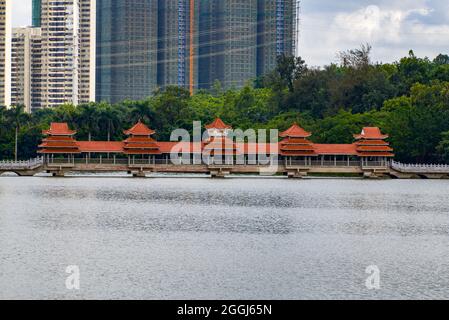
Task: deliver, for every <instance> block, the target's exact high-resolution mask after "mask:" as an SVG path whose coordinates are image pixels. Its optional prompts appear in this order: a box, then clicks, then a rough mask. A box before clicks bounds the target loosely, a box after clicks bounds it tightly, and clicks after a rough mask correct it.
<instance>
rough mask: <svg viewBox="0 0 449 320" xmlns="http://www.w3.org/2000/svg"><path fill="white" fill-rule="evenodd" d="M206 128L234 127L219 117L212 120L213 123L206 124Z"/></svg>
mask: <svg viewBox="0 0 449 320" xmlns="http://www.w3.org/2000/svg"><path fill="white" fill-rule="evenodd" d="M205 128H206V129H219V130H225V129H232V127H231V126H228V125H227V124H225V123H224V122H223V120H221V119H220V118H217V119H215V120H214V122H212V123H211V124H208V125H206V126H205Z"/></svg>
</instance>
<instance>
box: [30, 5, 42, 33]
mask: <svg viewBox="0 0 449 320" xmlns="http://www.w3.org/2000/svg"><path fill="white" fill-rule="evenodd" d="M41 10H42V0H33V21H32V25H33V27H40V26H41Z"/></svg>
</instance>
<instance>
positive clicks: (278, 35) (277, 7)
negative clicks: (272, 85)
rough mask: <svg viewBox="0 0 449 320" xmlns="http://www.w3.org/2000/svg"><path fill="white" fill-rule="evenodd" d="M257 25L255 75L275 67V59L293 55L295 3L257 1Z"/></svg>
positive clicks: (292, 0) (272, 0)
mask: <svg viewBox="0 0 449 320" xmlns="http://www.w3.org/2000/svg"><path fill="white" fill-rule="evenodd" d="M258 2H259V3H258V24H257V28H258V29H257V44H258V45H257V50H258V51H257V74H258V75H263V74H266V73H268V72H270V71H272V70H273V69H274V68H275V67H276V58H277V57H278V56H280V55H282V54H286V55H294V54H295V38H296V2H297V1H294V0H259V1H258Z"/></svg>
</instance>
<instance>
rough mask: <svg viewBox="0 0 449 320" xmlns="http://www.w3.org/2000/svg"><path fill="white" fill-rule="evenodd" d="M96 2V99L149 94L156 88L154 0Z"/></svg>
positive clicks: (118, 98)
mask: <svg viewBox="0 0 449 320" xmlns="http://www.w3.org/2000/svg"><path fill="white" fill-rule="evenodd" d="M97 5H98V7H97V25H98V28H97V62H96V64H97V95H96V96H97V100H98V101H103V100H104V101H109V102H113V103H114V102H119V101H122V100H124V99H142V98H144V97H146V96H150V95H151V94H152V93H153V91H154V90H155V89H156V88H157V69H158V0H120V1H117V0H97Z"/></svg>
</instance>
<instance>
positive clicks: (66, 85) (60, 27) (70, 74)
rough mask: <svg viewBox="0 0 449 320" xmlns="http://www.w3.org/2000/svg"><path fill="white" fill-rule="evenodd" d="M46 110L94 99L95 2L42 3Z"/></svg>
mask: <svg viewBox="0 0 449 320" xmlns="http://www.w3.org/2000/svg"><path fill="white" fill-rule="evenodd" d="M41 28H42V64H43V71H42V74H43V78H42V82H43V93H42V103H43V106H45V107H55V106H58V105H61V104H64V103H73V104H75V105H77V104H80V103H87V102H89V101H94V100H95V49H96V40H95V34H96V33H95V31H96V2H95V0H60V1H53V0H42V1H41Z"/></svg>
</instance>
